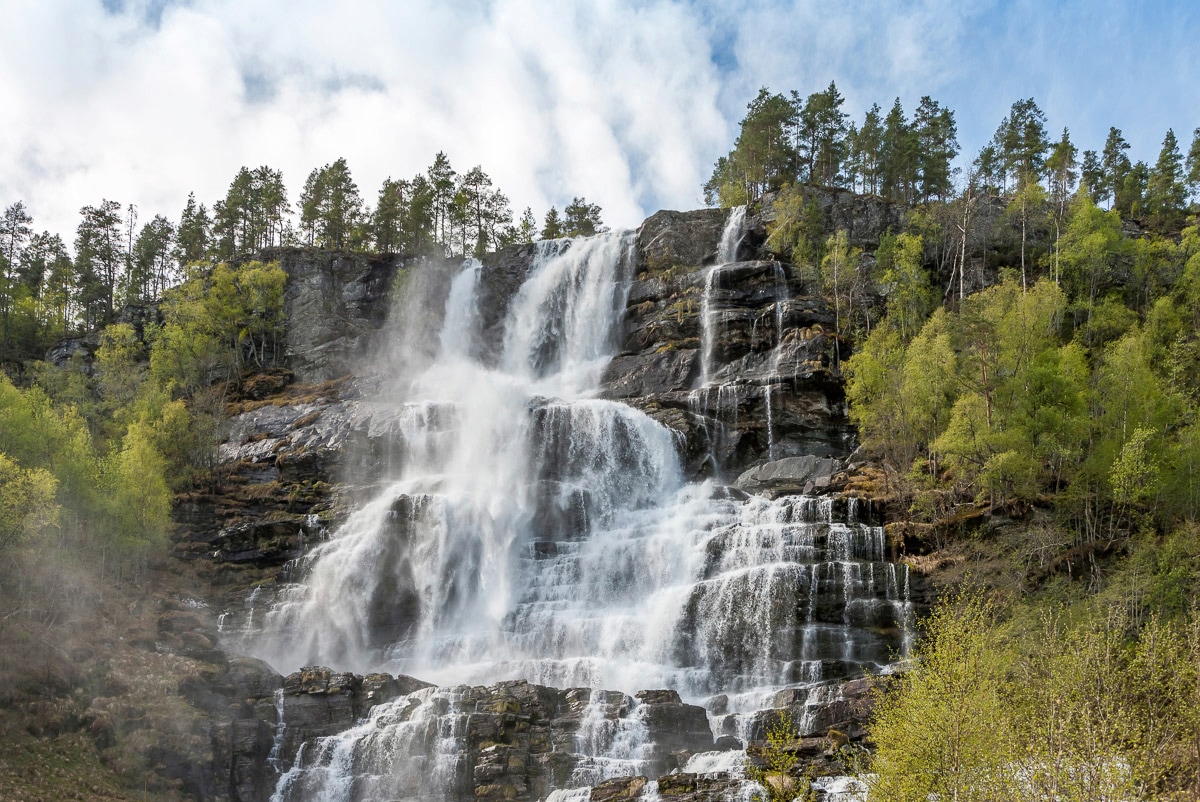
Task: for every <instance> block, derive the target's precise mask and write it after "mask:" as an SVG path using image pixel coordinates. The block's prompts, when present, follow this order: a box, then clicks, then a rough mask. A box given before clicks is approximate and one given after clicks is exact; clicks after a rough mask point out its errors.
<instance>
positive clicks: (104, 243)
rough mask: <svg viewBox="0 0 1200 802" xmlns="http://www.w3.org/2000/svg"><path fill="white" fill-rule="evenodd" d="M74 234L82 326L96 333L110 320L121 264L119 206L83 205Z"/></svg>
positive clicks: (106, 201)
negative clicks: (80, 218)
mask: <svg viewBox="0 0 1200 802" xmlns="http://www.w3.org/2000/svg"><path fill="white" fill-rule="evenodd" d="M79 214H80V215H81V217H82V218H83V219H82V220H80V222H79V227H78V228H77V229H76V232H75V272H76V275H77V277H78V278H77V282H78V289H79V303H80V306H81V307H82V311H83V319H84V326H85V328H87V329H89V330H98V329H100V328H103V327H104V325H105V324H106V323H107V322H108V321H109V320H111V318H112V314H113V305H114V299H115V296H116V290H117V286H118V282H119V280H120V278H121V267H122V265H123V264H124V263H125V253H124V248H123V245H124V237H123V236H122V233H121V204H119V203H117V202H116V201H110V200H105V201H102V202H101V203H100V205H99V206H84V207H83V208H82V209H80V210H79Z"/></svg>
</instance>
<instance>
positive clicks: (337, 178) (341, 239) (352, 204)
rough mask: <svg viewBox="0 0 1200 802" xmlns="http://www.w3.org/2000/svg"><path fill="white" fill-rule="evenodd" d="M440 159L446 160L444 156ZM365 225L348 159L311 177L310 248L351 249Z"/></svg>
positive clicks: (303, 223)
mask: <svg viewBox="0 0 1200 802" xmlns="http://www.w3.org/2000/svg"><path fill="white" fill-rule="evenodd" d="M438 156H439V157H442V158H444V154H441V153H439V154H438ZM447 167H449V162H447ZM281 180H282V179H281ZM218 216H219V215H218ZM362 223H363V202H362V198H361V197H360V196H359V194H358V185H357V184H355V183H354V179H353V178H352V177H351V176H350V168H349V167H348V166H347V165H346V160H345V159H338V160H337V161H335V162H333V163H332V164H327V165H325V166H324V167H320V168H317V169H315V170H313V171H312V172H311V173H309V175H308V179H307V180H306V181H305V182H304V190H303V191H302V192H301V193H300V231H301V232H302V234H303V236H304V238H305V241H306V242H307V243H308V244H309V245H318V246H320V247H322V248H332V249H335V250H341V249H343V248H350V247H352V246H354V245H356V244H359V243H360V242H361V240H362V237H363V235H362V232H361V231H360V226H361V225H362ZM232 255H233V253H228V254H222V257H223V258H232Z"/></svg>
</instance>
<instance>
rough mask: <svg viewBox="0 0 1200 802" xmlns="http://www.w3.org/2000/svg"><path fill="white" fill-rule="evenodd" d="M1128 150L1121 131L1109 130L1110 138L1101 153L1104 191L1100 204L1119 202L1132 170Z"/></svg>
mask: <svg viewBox="0 0 1200 802" xmlns="http://www.w3.org/2000/svg"><path fill="white" fill-rule="evenodd" d="M1127 150H1129V143H1128V142H1126V141H1125V137H1123V136H1121V129H1120V128H1109V129H1108V136H1107V137H1106V138H1105V140H1104V149H1103V150H1102V151H1101V152H1100V168H1101V170H1102V171H1103V172H1102V175H1103V178H1104V190H1103V192H1101V193H1100V195H1099V202H1104V201H1110V200H1111V201H1112V202H1114V203H1116V202H1117V195H1118V194H1119V193H1120V192H1121V191H1122V190H1123V189H1124V187H1125V176H1126V175H1128V173H1129V170H1130V169H1131V165H1130V163H1129V157H1128V156H1126V155H1125V151H1127Z"/></svg>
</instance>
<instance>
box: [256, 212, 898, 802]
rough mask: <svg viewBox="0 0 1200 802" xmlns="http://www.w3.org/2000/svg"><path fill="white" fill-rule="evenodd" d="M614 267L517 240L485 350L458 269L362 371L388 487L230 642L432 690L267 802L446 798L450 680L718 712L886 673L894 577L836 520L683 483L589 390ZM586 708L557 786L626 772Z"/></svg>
mask: <svg viewBox="0 0 1200 802" xmlns="http://www.w3.org/2000/svg"><path fill="white" fill-rule="evenodd" d="M735 214H741V215H744V209H743V210H741V211H740V213H739V212H738V210H735V212H734V213H733V214H731V216H730V217H731V220H733V218H734V215H735ZM741 225H742V224H741V220H740V218H739V219H738V220H737V226H736V228H737V235H736V238H735V239H733V240H732V241H733V242H734V245H732V246H730V248H731V250H730V252H731V253H732V252H735V251H736V242H737V238H740V236H741V232H740V229H741ZM729 230H731V227H730V226H727V233H728V231H729ZM725 239H726V238H723V244H722V251H723V252H724V251H725V250H726V248H725V242H724V240H725ZM631 253H632V237H631V236H630V235H628V234H608V235H602V236H600V237H597V238H593V239H588V240H575V241H571V242H563V241H555V242H546V243H539V245H538V250H537V255H536V258H535V260H534V263H533V264H532V266H531V267H530V269H529V271H528V274H527V276H526V278H525V280H524V283H523V284H522V286H521V288H520V289H519V290H518V291H517V293H516V294H515V296H514V297H513V299H512V301H511V303H510V304H509V306H508V309H507V313H506V318H505V322H504V324H503V332H504V333H503V337H502V338H494V341H493V342H483V339H484V338H485V334H484V331H483V326H484V323H483V320H482V317H483V316H482V315H481V309H480V306H479V299H480V296H481V275H482V271H483V268H482V267H481V266H480V265H479V263H478V262H474V261H471V262H468V263H467V264H466V265H465V266H464V268H463V269H462V270H461V271H460V272H459V273H458V274H457V275H456V276H455V277H454V278H453V280H452V282H451V284H450V287H449V290H448V293H446V294H445V295H444V296H443V297H445V299H446V300H445V315H444V319H443V320H442V322H441V324H440V329H439V332H438V334H437V337H436V347H435V348H434V349H433V352H434V353H433V356H432V358H430V359H425V360H424V361H422V360H420V359H416V358H412V359H400V360H399V361H398V362H397V364H401V365H404V366H405V368H404V370H402V371H398V372H397V374H396V375H394V376H391V377H390V380H389V381H387V382H385V386H386V387H387V388H388V391H389V393H393V394H394V397H395V399H396V400H392V401H386V402H385V401H384V400H382V399H381V400H379V401H377V402H376V403H377V404H379V405H380V406H386V407H388V416H387V419H388V421H389V423H388V431H390V432H391V436H392V438H393V440H394V441H395V443H394V448H393V449H392V452H393V453H394V455H395V456H394V457H393V459H392V462H391V464H390V465H389V467H388V470H389V475H386V476H380V477H377V480H378V485H379V487H380V489H379V491H378V493H377V494H376V495H375V497H374V498H373V499H371V500H370V501H368V502H367V503H365V504H363V505H362V506H361V507H360V508H359V509H358V510H357V511H355V512H354V513H353V514H351V515H350V516H349V518H348V519H347V521H346V522H345V523H344V524H343V525H342V526H341V527H340V529H338V530H337V531H336V532H334V533H333V536H332V537H331V538H330V539H329V540H328V541H326V542H323V543H321V544H320V545H318V546H316V547H315V548H314V549H313V550H312V551H311V552H310V553H309V555H308V556H307V557H305V558H304V560H303V561H302V564H301V565H299V566H298V567H297V569H296V570H295V571H294V573H293V576H295V577H296V578H297V579H298V581H296V582H295V583H294V584H291V585H288V586H287V587H286V588H285V589H284V590H283V591H282V592H281V593H280V594H278V596H277V598H276V602H275V604H274V606H273V607H272V608H271V609H270V611H269V612H268V613H267V614H266V615H265V616H263V615H260V616H258V624H257V626H256V629H255V631H254V632H253V633H252V634H251V635H250V636H249V637H247V638H246V640H245V641H244V646H245V648H246V649H247V651H250V652H251V653H254V654H256V655H258V656H261V657H264V658H265V659H267V660H268V661H269V662H271V663H272V664H273V665H274V666H275V667H276V668H278V669H281V670H287V671H290V670H294V669H296V668H299V667H300V666H303V665H311V664H323V665H329V666H333V667H336V668H338V669H343V670H346V669H348V670H353V671H356V672H359V673H367V672H369V671H379V670H387V671H393V672H399V673H404V674H409V675H412V676H416V677H420V678H422V679H426V680H430V681H433V682H436V683H439V685H441V686H443V687H442V688H441V689H438V690H433V689H428V690H426V691H420V692H418V693H416V694H412V695H410V696H407V697H403V698H402V699H399V700H396V701H394V702H390V703H387V704H383V705H379V706H377V707H376V708H374V709H373V710H372V712H371V715H370V720H369V721H365V722H363V723H362V724H361V725H360V726H358V727H356V728H355V729H353V730H351V731H349V732H347V733H343V734H341V735H338V736H332V737H329V738H325V739H321V740H320V741H319V742H318V743H317V744H316V745H315V748H313V749H312V750H311V752H312V753H311V754H310V755H302V756H300V759H299V760H297V761H296V762H295V765H294V767H293V768H292V769H291V770H290V771H289V772H288V773H287V774H285V775H284V776H283V778H282V779H281V780H280V785H279V788H278V789H277V793H276V798H277V799H280V800H284V799H342V798H347V799H348V798H356V799H357V798H363V799H366V798H374V797H373V796H372V794H373V793H374V791H373V790H372V789H375V790H378V792H379V793H380V794H381V795H386V793H390V794H393V795H398V796H399V797H401V798H409V797H408V796H405V793H408V792H405V791H404V789H405V788H406V787H407V786H405V785H404V783H406V782H410V783H416V784H417V786H420V785H421V781H422V778H423V781H424V783H425V785H428V777H429V776H430V773H431V772H433V773H439V772H440V773H439V774H437V776H438V777H441V778H442V779H441V780H439V782H444V783H445V784H447V787H457V786H456V784H458V783H461V782H462V781H463V780H462V778H461V777H460V776H459V775H458V774H456V772H459V771H460V770H461V766H459V765H458V764H457V763H455V760H454V759H453V755H452V753H453V751H454V749H455V748H456V747H455V740H454V739H455V737H457V736H456V732H457V730H456V726H457V724H456V722H457V721H458V718H457V717H458V716H459V715H460V714H459V713H458V712H457V710H456V709H455V706H454V705H455V698H456V696H455V692H454V691H453V690H452V689H447V686H453V685H455V684H457V683H485V682H486V683H490V682H495V681H498V680H502V679H525V680H528V681H530V682H535V683H539V684H543V685H552V686H557V687H586V688H592V689H601V688H607V689H619V690H621V691H624V692H633V691H635V690H638V689H646V688H673V689H676V690H678V691H679V693H680V694H681V696H682V697H683V698H684V699H686V700H689V701H693V702H698V701H702V700H704V699H706V698H708V697H711V696H714V695H716V694H724V695H727V696H728V702H727V704H726V705H725V707H726V710H727V711H728V714H729V715H732V716H735V717H736V716H739V715H740V714H748V713H750V712H752V711H754V710H758V709H761V708H764V707H769V706H771V703H772V699H773V698H774V694H775V693H777V692H778V691H779V690H780V689H781V688H784V687H788V686H795V685H797V684H806V683H813V682H816V681H820V680H822V679H827V678H830V677H840V676H846V675H850V674H853V673H855V672H857V671H859V670H861V668H862V667H868V668H870V667H879V666H883V665H885V664H887V663H888V662H889V660H890V659H891V656H892V652H894V650H896V649H897V648H898V647H899V646H900V645H901V644H902V643H903V634H902V633H903V630H904V627H903V624H904V621H905V618H906V616H907V614H908V601H907V597H906V587H907V584H906V577H905V576H904V575H903V573H904V571H905V570H906V569H904V568H897V567H896V566H894V565H892V564H889V563H887V562H886V557H885V549H884V540H883V533H882V530H881V529H880V528H879V527H876V526H872V525H870V524H869V523H867V522H866V521H864V520H860V519H859V517H858V516H857V515H856V514H855V513H856V508H854V507H849V508H846V506H845V503H844V502H836V503H835V502H834V501H833V500H830V499H822V500H817V499H811V498H805V497H785V498H781V499H778V500H768V499H766V498H762V497H751V498H749V500H739V499H738V498H737V497H734V496H732V495H731V494H729V493H724V492H720V489H719V488H717V487H715V486H714V485H713V484H712V483H711V482H705V483H698V484H696V483H688V482H686V481H685V480H684V477H683V471H682V469H681V465H680V458H679V453H678V448H679V443H678V442H677V438H676V435H675V434H674V433H673V432H672V431H671V430H669V429H667V428H665V427H664V426H662V425H660V424H658V423H656V422H655V421H653V420H652V419H650V418H649V417H647V416H646V415H645V414H643V413H642V412H640V411H638V410H636V409H634V408H633V407H630V406H627V405H624V404H621V403H617V402H613V401H605V400H601V399H598V398H596V397H595V395H596V392H597V389H598V387H599V383H600V378H601V375H602V372H603V369H604V367H605V365H606V364H607V362H608V360H609V358H610V356H611V355H612V353H613V351H614V350H615V347H616V332H617V330H618V325H619V323H620V320H621V315H622V314H623V312H624V308H625V299H626V296H627V290H628V285H629V279H630V278H631V276H630V273H631V270H632V258H631ZM711 275H712V274H711V273H710V277H711ZM779 320H780V323H779V325H780V326H781V325H782V322H781V321H782V319H781V318H780V319H779ZM705 326H706V327H707V322H706V323H705ZM778 336H779V335H778V332H777V342H776V344H778ZM419 347H421V348H426V349H427V348H428V346H427V345H420V346H419ZM412 348H413V349H414V350H415V349H417V348H418V345H417V344H414V345H413V346H412ZM413 365H421V367H420V369H413V368H412V366H413ZM410 371H411V372H410ZM730 386H731V387H735V386H734V385H730ZM734 391H735V392H736V389H735V390H734ZM718 392H719V391H718ZM733 408H734V409H735V410H736V408H737V403H736V399H735V402H734V404H733ZM607 703H608V702H607V700H606V699H604V698H602V697H597V696H594V697H593V704H595V705H598V706H599V705H603V704H607ZM598 709H599V708H598V707H597V710H598ZM594 718H595V721H592V722H591V723H592V724H593V725H595V726H594V727H592V729H591V730H586V729H581V734H580V735H579V738H578V739H577V740H578V743H577V744H576V750H577V753H578V754H579V755H581V756H583V758H584V759H582V760H581V763H580V764H579V765H580V766H581V769H580V771H581V772H582V773H581V774H580V775H579V776H578V777H575V778H574V780H573V783H572V784H575V783H579V784H585V783H591V782H594V781H596V780H597V779H598V778H599V779H602V778H603V777H605V776H613V775H615V774H623V773H626V774H627V773H630V772H632V771H634V770H637V769H639V768H641V767H642V761H643V755H642V752H641V751H640V750H642V749H643V747H644V733H643V732H641V731H639V730H637V724H636V720H637V717H636V715H631V716H629V717H626V718H623V719H622V720H621V722H620V723H614V722H613V721H612V720H611V718H607V719H603V721H602V720H601V717H600V716H599V714H598V713H597V715H596V716H594ZM585 719H586V716H585ZM589 721H590V720H589ZM281 726H282V725H281ZM639 738H640V739H642V740H639ZM589 739H590V740H589ZM405 754H407V755H408V757H403V755H405ZM404 760H408V762H407V763H403V765H401V763H402V762H403V761H404ZM585 775H586V776H585ZM389 777H390V778H391V779H390V780H388V779H387V778H389ZM406 778H407V779H406ZM389 782H390V783H391V784H390V785H387V783H389ZM373 783H374V785H373ZM417 786H413V787H417ZM385 787H386V788H387V789H388V790H387V791H386V793H385V790H384V789H385ZM421 787H424V786H421ZM397 789H399V790H397ZM422 793H424V792H421V793H417V792H415V791H414V792H411V796H412V798H421V799H424V798H427V797H426V796H422V795H421V794H422ZM430 793H431V794H432V792H430ZM428 798H431V799H432V798H437V797H436V795H430V796H428Z"/></svg>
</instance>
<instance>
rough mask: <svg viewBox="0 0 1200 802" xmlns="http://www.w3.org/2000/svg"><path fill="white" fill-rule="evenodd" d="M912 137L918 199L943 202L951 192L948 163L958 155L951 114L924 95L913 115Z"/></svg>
mask: <svg viewBox="0 0 1200 802" xmlns="http://www.w3.org/2000/svg"><path fill="white" fill-rule="evenodd" d="M913 136H914V138H915V142H916V156H917V159H916V165H915V167H916V173H917V181H918V192H919V195H920V198H921V200H922V201H923V202H925V203H928V202H929V201H930V200H932V199H933V198H937V199H938V200H945V199H946V197H947V196H948V195H949V194H950V193H951V192H952V191H953V189H954V185H953V183H952V181H951V177H952V172H951V169H950V163H951V162H952V161H954V157H955V156H957V155H958V127H957V125H955V123H954V112H952V111H950V109H944V108H942V107H941V105H940V104H939V103H938V102H937V101H936V100H933V99H931V98H930V97H929V96H928V95H926V96H924V97H922V98H921V102H920V103H919V104H918V105H917V111H916V113H915V114H914V115H913Z"/></svg>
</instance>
